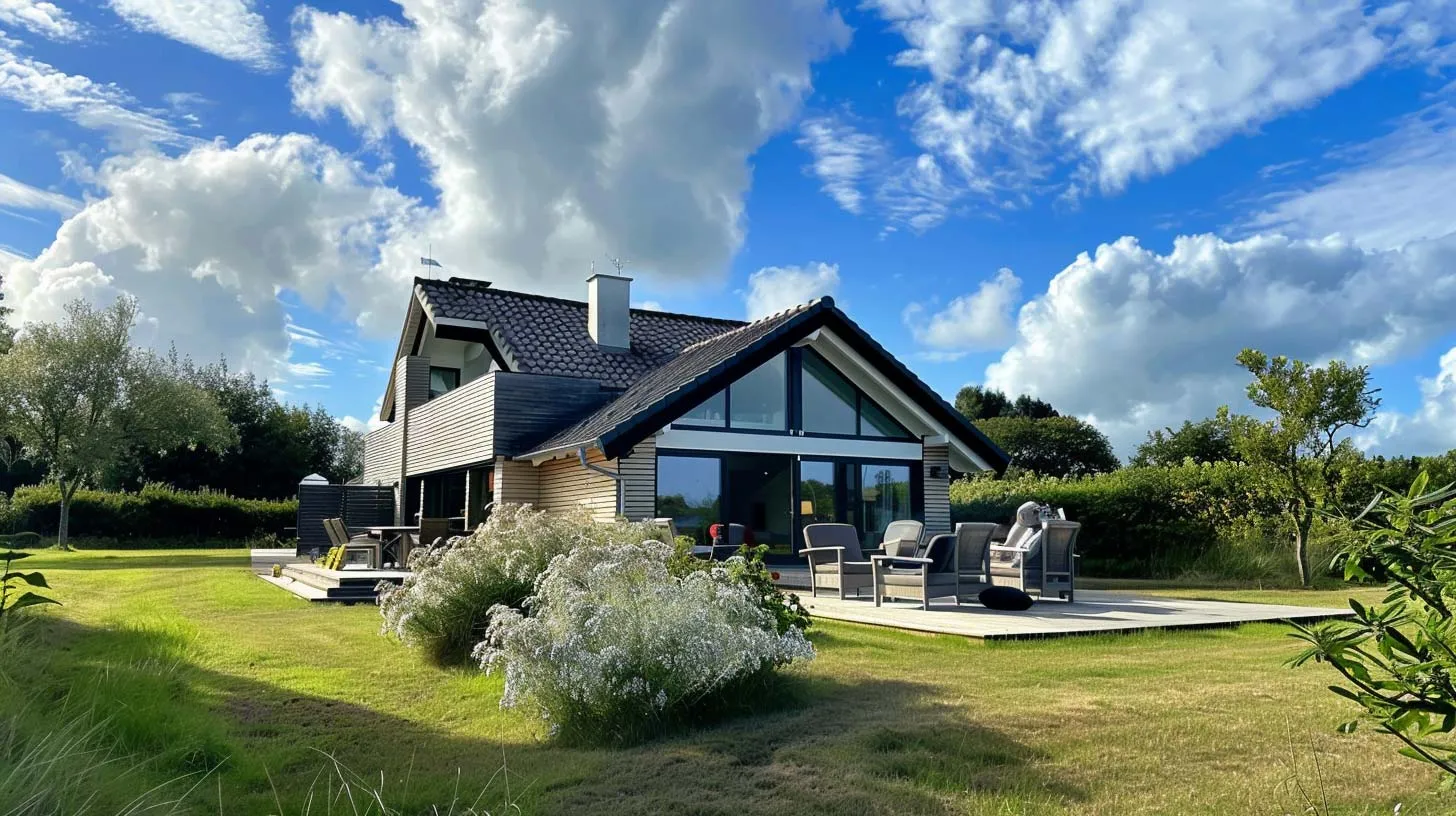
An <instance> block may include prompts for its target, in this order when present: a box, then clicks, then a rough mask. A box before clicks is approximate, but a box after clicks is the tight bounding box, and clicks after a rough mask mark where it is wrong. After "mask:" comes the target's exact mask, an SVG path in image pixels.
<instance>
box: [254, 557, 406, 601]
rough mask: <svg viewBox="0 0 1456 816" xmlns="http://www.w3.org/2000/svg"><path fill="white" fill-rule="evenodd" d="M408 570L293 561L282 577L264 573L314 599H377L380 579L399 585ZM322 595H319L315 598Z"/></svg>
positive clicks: (298, 593) (270, 578)
mask: <svg viewBox="0 0 1456 816" xmlns="http://www.w3.org/2000/svg"><path fill="white" fill-rule="evenodd" d="M407 574H408V573H406V572H403V571H401V570H330V569H324V568H322V567H320V566H317V565H315V564H289V565H287V566H285V567H283V575H282V577H281V578H273V577H272V576H271V575H268V576H264V577H265V578H268V579H269V581H270V583H275V584H277V585H279V586H285V584H284V583H280V582H287V584H289V585H290V586H285V588H290V589H291V588H292V586H291V585H296V586H297V587H299V589H300V590H302V591H298V590H295V594H297V595H300V596H302V597H309V598H310V600H330V601H373V600H374V599H375V598H376V597H377V596H378V591H377V589H376V588H377V587H378V586H379V582H380V581H387V582H390V583H394V584H398V583H400V582H402V581H403V580H404V577H405V575H407ZM313 596H318V597H313Z"/></svg>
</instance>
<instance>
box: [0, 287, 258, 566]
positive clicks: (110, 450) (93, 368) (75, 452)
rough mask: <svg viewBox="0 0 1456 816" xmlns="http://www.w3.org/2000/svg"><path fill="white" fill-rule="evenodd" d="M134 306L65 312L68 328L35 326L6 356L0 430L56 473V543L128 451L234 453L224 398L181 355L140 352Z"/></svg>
mask: <svg viewBox="0 0 1456 816" xmlns="http://www.w3.org/2000/svg"><path fill="white" fill-rule="evenodd" d="M136 313H137V308H136V302H135V301H134V300H131V299H130V298H122V299H120V300H118V301H117V302H116V303H114V304H113V305H111V306H110V307H108V308H106V309H101V310H96V309H93V308H92V307H91V306H89V305H87V304H86V303H85V302H84V301H79V300H78V301H75V302H72V303H70V304H69V305H67V306H66V321H65V322H64V323H60V324H50V323H39V324H35V325H32V326H30V327H28V329H27V331H26V334H25V335H24V336H23V337H21V338H20V339H19V340H17V341H16V342H15V346H14V347H13V348H12V349H11V350H10V352H9V353H7V354H5V355H4V356H0V428H3V429H4V430H5V431H6V432H7V433H8V434H10V435H11V436H13V437H14V438H15V439H17V440H19V442H20V444H21V446H22V448H23V449H24V452H25V456H26V457H27V458H30V459H34V460H38V461H40V462H44V463H45V464H47V465H48V466H49V467H50V478H51V479H53V480H55V482H56V484H57V485H58V486H59V488H60V493H61V508H60V513H61V518H60V525H59V534H58V536H57V542H56V543H57V544H58V545H59V546H61V547H63V548H64V547H66V546H67V543H68V541H69V538H70V511H71V499H72V498H73V497H74V496H75V493H76V490H77V489H78V488H79V487H81V485H82V484H85V483H87V482H89V481H91V480H93V479H95V478H96V477H97V476H98V475H99V474H100V473H102V472H103V471H104V470H105V469H106V468H107V467H109V466H110V465H111V464H112V463H113V462H115V461H116V459H117V458H118V457H120V456H121V455H122V454H123V453H124V452H125V451H126V450H127V449H128V448H129V447H130V446H132V445H135V444H143V445H147V446H150V447H155V448H167V447H173V446H176V445H181V444H208V445H213V446H218V447H226V446H227V445H229V444H231V442H232V440H233V438H234V437H233V434H232V430H231V428H229V427H228V424H227V419H226V417H224V416H223V414H222V411H221V410H220V409H219V408H218V405H217V402H216V400H214V399H212V397H211V396H209V395H208V394H207V393H206V392H204V391H203V390H202V389H200V388H198V387H197V386H195V385H193V384H192V383H190V382H188V381H187V380H186V378H185V376H184V372H183V371H181V370H180V367H179V364H178V363H177V360H176V358H175V356H174V357H171V358H163V357H159V356H157V355H156V354H153V353H151V352H149V351H146V350H142V349H137V348H134V347H132V345H131V343H130V341H129V335H130V333H131V329H132V327H133V326H134V325H135V323H136Z"/></svg>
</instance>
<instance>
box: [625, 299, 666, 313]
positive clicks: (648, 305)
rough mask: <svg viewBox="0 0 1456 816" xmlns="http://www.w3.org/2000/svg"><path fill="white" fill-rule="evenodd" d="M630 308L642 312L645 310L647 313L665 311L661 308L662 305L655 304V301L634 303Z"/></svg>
mask: <svg viewBox="0 0 1456 816" xmlns="http://www.w3.org/2000/svg"><path fill="white" fill-rule="evenodd" d="M632 308H634V309H643V310H646V311H649V312H661V311H666V310H665V309H663V308H662V304H661V303H659V302H657V301H655V300H644V301H642V302H641V303H634V304H632Z"/></svg>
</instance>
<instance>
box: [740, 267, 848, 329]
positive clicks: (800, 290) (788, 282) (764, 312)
mask: <svg viewBox="0 0 1456 816" xmlns="http://www.w3.org/2000/svg"><path fill="white" fill-rule="evenodd" d="M838 289H839V265H838V264H827V263H817V262H816V263H810V264H807V265H805V266H766V267H764V268H763V269H760V270H758V271H757V272H754V273H753V274H752V275H749V276H748V291H747V292H745V293H744V295H743V302H744V305H745V307H746V308H747V311H748V319H749V320H757V319H759V318H760V317H766V316H768V315H771V314H773V313H775V312H781V311H783V310H784V309H787V308H789V307H791V306H798V305H799V304H801V303H808V302H809V301H811V300H813V299H815V298H817V297H822V296H824V295H833V294H834V293H835V292H836V291H838Z"/></svg>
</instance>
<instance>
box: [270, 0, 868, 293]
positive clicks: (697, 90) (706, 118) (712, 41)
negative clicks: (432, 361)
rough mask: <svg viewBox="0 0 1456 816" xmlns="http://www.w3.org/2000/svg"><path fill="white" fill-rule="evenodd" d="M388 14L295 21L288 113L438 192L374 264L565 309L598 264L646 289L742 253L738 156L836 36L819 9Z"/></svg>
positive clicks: (413, 7) (753, 6)
mask: <svg viewBox="0 0 1456 816" xmlns="http://www.w3.org/2000/svg"><path fill="white" fill-rule="evenodd" d="M401 7H402V8H401V11H402V16H403V21H402V22H401V21H398V20H395V19H393V18H383V17H380V18H372V19H360V18H358V17H355V16H352V15H350V14H344V13H339V14H334V13H328V12H324V11H320V10H317V9H312V8H303V9H300V10H299V11H298V12H297V13H296V14H295V16H294V31H295V45H296V47H297V50H298V54H299V59H300V62H301V65H300V67H299V68H298V70H297V71H296V72H295V74H294V76H293V80H292V88H293V94H294V103H295V105H296V106H297V107H298V108H299V109H301V110H302V111H304V112H307V113H309V114H311V115H314V116H318V117H325V116H329V115H333V114H337V115H340V116H342V117H343V118H344V120H345V121H347V122H348V123H349V124H350V125H351V126H353V127H354V128H356V129H357V130H358V131H359V132H361V133H362V134H364V135H365V136H366V137H367V138H370V139H382V138H383V137H384V136H385V135H386V134H390V133H395V134H398V135H399V136H400V137H402V138H403V139H404V140H405V141H406V142H408V143H409V144H410V145H412V146H413V147H414V148H415V149H416V150H417V151H418V152H419V154H420V156H421V158H422V159H423V164H424V165H425V166H426V167H427V168H429V173H430V183H431V184H432V185H433V186H434V187H436V188H437V189H438V191H439V207H438V209H437V210H436V211H435V212H434V213H433V217H432V218H430V219H429V221H428V223H426V224H424V225H422V234H419V235H416V236H414V237H413V238H412V240H411V241H410V242H408V243H407V244H403V245H391V246H386V247H385V249H384V257H385V259H386V262H387V263H392V264H395V265H398V266H401V267H403V266H405V265H406V264H408V262H409V261H412V260H413V259H414V258H415V257H417V256H418V254H419V253H418V248H419V247H420V246H421V245H424V244H425V243H430V244H432V245H433V247H434V254H435V257H436V258H438V259H440V260H441V262H442V263H444V264H445V266H446V267H447V268H460V269H462V271H465V272H469V271H470V270H471V269H475V268H479V269H482V270H487V269H488V270H490V276H491V279H492V280H494V281H496V282H497V283H499V284H501V285H511V286H524V287H528V288H531V289H534V290H538V291H548V292H556V293H566V294H573V295H576V294H579V290H580V287H581V280H582V278H583V277H585V274H586V270H587V269H588V265H589V263H590V261H591V260H593V259H597V258H600V257H601V255H602V253H603V252H608V253H611V254H613V255H618V256H621V257H625V258H630V259H631V260H632V262H633V265H634V267H635V268H636V269H637V270H639V271H640V273H641V274H644V275H646V276H648V277H656V278H659V279H663V278H677V279H679V280H682V279H695V278H696V279H701V278H703V277H715V276H719V275H721V274H722V273H723V272H724V270H725V269H726V266H727V263H728V261H729V260H730V259H731V257H732V256H733V254H734V253H735V252H736V251H737V249H738V247H739V246H740V245H741V243H742V240H743V228H744V227H743V217H742V216H743V207H744V195H745V193H746V192H747V190H748V188H749V183H750V180H751V168H750V166H749V162H748V159H749V157H750V156H751V155H752V154H753V152H754V151H755V150H757V149H758V147H759V146H760V145H762V144H763V143H764V142H765V141H766V140H767V139H768V138H770V137H771V136H772V135H774V134H775V133H777V132H779V131H781V130H782V129H784V128H785V127H787V126H788V125H789V124H791V123H792V122H793V121H794V119H795V117H796V116H797V114H798V111H799V109H800V107H801V103H802V99H803V97H804V96H805V95H806V94H807V93H808V92H809V90H810V87H811V82H810V80H811V73H810V68H811V65H812V64H813V62H814V61H815V60H817V59H820V58H822V57H824V56H826V55H827V54H829V53H831V52H833V51H835V50H837V49H840V48H842V47H843V46H844V45H845V44H846V43H847V41H848V37H849V30H848V28H847V27H846V26H845V25H844V23H843V21H842V20H841V19H840V18H839V15H838V14H837V13H836V12H834V11H833V10H831V9H830V8H829V7H828V6H827V4H826V2H825V0H742V2H732V3H720V2H668V0H653V1H652V2H645V3H639V4H633V5H632V6H630V7H625V6H622V5H621V4H613V3H601V2H596V0H571V1H570V2H555V3H550V4H545V3H525V2H507V0H459V1H457V2H443V1H442V0H404V2H402V3H401ZM452 262H453V263H452ZM466 263H468V264H469V265H470V266H469V267H465V266H464V264H466Z"/></svg>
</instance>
